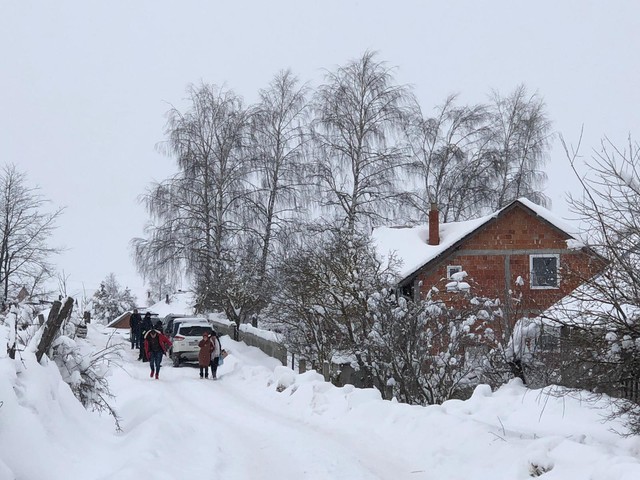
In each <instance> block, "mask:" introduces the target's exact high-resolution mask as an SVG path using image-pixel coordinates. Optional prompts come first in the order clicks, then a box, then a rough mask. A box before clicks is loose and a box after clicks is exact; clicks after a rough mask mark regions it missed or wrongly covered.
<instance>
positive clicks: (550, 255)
mask: <svg viewBox="0 0 640 480" xmlns="http://www.w3.org/2000/svg"><path fill="white" fill-rule="evenodd" d="M534 258H555V259H556V284H555V286H551V285H534V284H533V279H534V277H535V275H534V274H533V259H534ZM529 286H530V288H531V289H532V290H558V289H559V288H560V254H558V253H532V254H530V255H529Z"/></svg>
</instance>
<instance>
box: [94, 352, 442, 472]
mask: <svg viewBox="0 0 640 480" xmlns="http://www.w3.org/2000/svg"><path fill="white" fill-rule="evenodd" d="M231 349H232V351H233V353H232V355H230V356H229V357H228V358H227V361H226V362H225V365H223V366H222V367H221V368H220V370H219V377H220V378H219V380H217V381H212V380H206V379H205V380H201V379H199V378H198V370H197V368H192V367H190V366H183V367H181V368H173V367H171V366H169V362H168V361H167V359H166V358H165V360H164V363H165V365H164V366H163V368H162V370H161V372H160V377H161V378H160V380H158V381H156V380H154V379H150V378H149V375H148V371H149V370H148V368H149V367H148V364H147V363H145V364H142V363H141V362H137V361H136V360H135V354H134V353H133V352H131V351H126V355H125V362H124V365H123V370H122V371H120V372H117V373H116V374H115V375H114V376H113V378H112V379H111V380H110V382H111V384H112V388H113V390H114V394H115V395H116V397H117V401H116V405H115V406H116V409H117V410H118V411H119V412H120V414H121V416H122V428H123V434H121V437H122V440H123V443H125V444H126V446H125V447H124V448H127V450H131V449H134V450H136V451H138V452H140V456H139V459H138V461H136V462H135V463H136V465H134V464H132V462H131V460H130V459H128V460H127V461H126V462H125V463H124V464H122V465H118V464H117V463H116V464H113V463H112V464H111V465H110V466H107V465H105V468H112V469H113V470H111V471H109V472H104V473H105V474H104V475H103V476H102V477H101V478H118V479H126V478H132V479H133V478H135V479H139V478H140V477H139V474H140V468H142V469H143V471H145V470H147V469H154V468H155V467H154V466H153V465H155V464H157V465H158V467H157V468H158V470H159V471H158V472H157V473H154V475H153V478H154V479H155V478H167V479H169V478H171V479H176V480H177V479H182V478H224V479H225V480H231V479H274V478H279V479H298V478H304V479H327V478H331V479H351V480H359V479H363V480H364V479H404V478H407V479H426V478H430V477H428V476H426V475H425V472H424V471H421V468H420V467H416V468H410V465H411V464H412V463H413V462H412V461H411V460H410V459H407V458H402V457H401V456H400V455H399V454H398V453H401V452H395V453H389V448H388V444H387V443H386V442H385V439H384V438H378V437H376V435H371V434H370V432H369V433H368V434H366V435H363V433H362V432H359V431H353V430H351V431H349V430H347V429H343V428H340V426H339V425H331V424H326V422H327V420H329V421H330V419H327V418H326V416H317V415H316V416H313V415H310V416H308V415H305V414H304V413H302V412H301V411H300V410H299V409H295V408H288V407H287V405H286V404H285V403H283V401H282V399H281V398H278V396H282V395H286V394H282V393H277V392H275V390H274V389H269V388H266V387H267V386H268V385H267V383H268V382H269V381H270V376H271V372H270V370H269V368H266V367H268V366H270V367H271V369H272V368H273V366H274V365H275V362H273V361H272V360H271V359H268V358H267V357H264V356H263V355H262V354H260V353H259V352H256V351H255V349H251V348H247V347H244V346H240V345H237V344H235V345H233V346H231ZM265 363H267V364H269V363H271V364H272V365H264V364H265ZM261 364H262V365H261ZM256 384H262V387H263V388H262V389H260V388H256ZM315 417H317V418H315ZM323 423H324V425H323ZM138 432H140V433H138ZM154 437H155V438H154Z"/></svg>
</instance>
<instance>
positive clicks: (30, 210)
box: [0, 165, 63, 300]
mask: <svg viewBox="0 0 640 480" xmlns="http://www.w3.org/2000/svg"><path fill="white" fill-rule="evenodd" d="M48 203H49V201H48V200H46V199H45V198H44V197H43V196H42V194H41V193H40V190H39V189H38V188H37V187H30V186H29V185H28V184H27V176H26V174H24V173H22V172H20V171H18V169H17V168H16V167H15V166H14V165H6V166H4V167H3V168H2V170H1V171H0V285H2V295H3V298H4V299H5V300H6V299H7V298H8V297H9V295H10V294H11V293H12V292H13V290H15V289H17V288H20V287H22V286H24V287H26V288H27V289H28V290H29V291H30V293H34V291H35V290H36V289H37V288H39V287H40V286H42V284H43V283H44V282H45V281H46V280H47V279H48V278H49V277H51V276H52V275H53V269H52V266H51V264H50V263H49V258H50V256H51V255H53V254H56V253H59V252H60V249H59V248H54V247H51V246H50V245H49V240H50V237H51V235H52V233H53V231H54V230H55V228H56V224H55V223H56V220H57V219H58V217H59V216H60V215H61V213H62V211H63V209H62V208H58V209H54V210H52V211H47V209H46V207H47V205H48Z"/></svg>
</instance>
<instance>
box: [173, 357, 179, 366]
mask: <svg viewBox="0 0 640 480" xmlns="http://www.w3.org/2000/svg"><path fill="white" fill-rule="evenodd" d="M171 358H172V359H173V366H174V367H179V366H180V356H179V355H174V356H173V357H171Z"/></svg>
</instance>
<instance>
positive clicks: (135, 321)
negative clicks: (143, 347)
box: [129, 308, 142, 350]
mask: <svg viewBox="0 0 640 480" xmlns="http://www.w3.org/2000/svg"><path fill="white" fill-rule="evenodd" d="M141 323H142V317H141V316H140V314H139V313H138V309H137V308H134V309H133V313H132V314H131V318H130V319H129V326H130V327H131V334H130V337H131V350H133V349H134V348H140V324H141Z"/></svg>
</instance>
